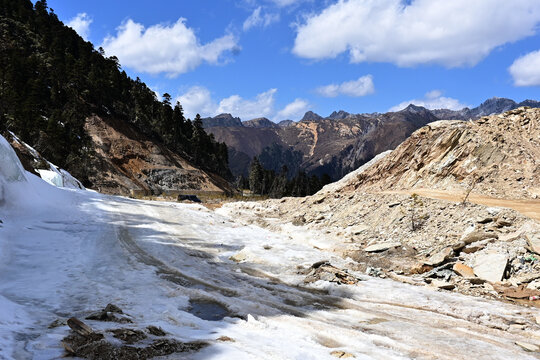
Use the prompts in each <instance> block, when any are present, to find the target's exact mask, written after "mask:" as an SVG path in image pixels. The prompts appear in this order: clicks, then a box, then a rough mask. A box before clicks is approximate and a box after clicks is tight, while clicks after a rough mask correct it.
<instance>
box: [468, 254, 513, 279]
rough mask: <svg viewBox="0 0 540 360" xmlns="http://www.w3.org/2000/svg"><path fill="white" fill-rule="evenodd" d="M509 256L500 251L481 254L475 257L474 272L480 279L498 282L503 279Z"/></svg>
mask: <svg viewBox="0 0 540 360" xmlns="http://www.w3.org/2000/svg"><path fill="white" fill-rule="evenodd" d="M507 264H508V257H507V256H506V255H504V254H499V253H487V254H480V255H478V256H477V257H476V259H475V265H474V267H473V270H474V274H475V275H476V276H478V277H479V278H480V279H484V280H486V281H489V282H498V281H501V280H502V279H503V276H504V271H505V270H506V265H507Z"/></svg>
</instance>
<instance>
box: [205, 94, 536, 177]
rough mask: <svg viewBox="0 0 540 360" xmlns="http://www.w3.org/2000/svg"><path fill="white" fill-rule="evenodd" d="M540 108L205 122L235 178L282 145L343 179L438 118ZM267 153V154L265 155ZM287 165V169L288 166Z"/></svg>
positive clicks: (496, 106) (315, 169) (488, 105)
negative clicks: (222, 147) (256, 158)
mask: <svg viewBox="0 0 540 360" xmlns="http://www.w3.org/2000/svg"><path fill="white" fill-rule="evenodd" d="M524 105H527V106H531V107H540V102H538V101H534V100H526V101H523V102H521V103H519V104H518V103H516V102H515V101H513V100H510V99H505V98H492V99H488V100H486V101H485V102H484V103H482V104H481V105H480V106H478V107H475V108H472V109H469V108H464V109H462V110H459V111H454V110H448V109H439V110H428V109H425V108H423V107H420V106H415V105H409V106H408V107H406V108H405V109H403V110H401V111H398V112H389V113H385V114H379V113H373V114H350V113H348V112H346V111H343V110H339V111H334V112H333V113H332V114H330V116H328V117H326V118H323V117H322V116H320V115H318V114H316V113H314V112H312V111H308V112H307V113H306V114H305V115H304V117H303V118H302V120H301V121H299V122H293V121H290V120H284V121H282V122H280V123H279V124H275V123H273V122H271V121H270V120H268V119H266V118H257V119H253V120H249V121H243V122H242V121H241V120H240V119H239V118H234V117H233V116H232V115H230V114H221V115H218V116H216V117H214V118H206V119H203V123H204V126H205V128H206V129H207V131H209V132H211V133H212V134H214V136H215V137H216V139H217V140H218V141H223V142H225V143H226V144H227V145H228V146H229V159H230V167H231V170H232V172H233V174H234V175H240V174H243V175H247V172H248V168H249V164H250V162H251V160H252V159H253V157H254V156H260V155H261V154H262V153H263V152H268V149H266V148H268V147H270V146H279V147H281V148H282V151H285V150H287V149H289V148H290V149H291V150H292V151H299V152H301V153H302V159H301V160H300V161H299V162H298V163H297V164H295V166H294V168H295V169H303V170H305V171H307V172H309V173H313V174H317V175H322V174H324V173H327V174H329V175H330V176H331V177H332V178H333V179H339V178H341V177H342V176H343V175H345V174H347V173H348V172H350V171H352V170H353V169H356V168H357V167H358V166H360V165H362V164H364V163H365V162H366V161H369V160H370V159H372V158H373V157H374V156H375V155H377V154H379V153H381V152H383V151H385V150H389V149H394V148H395V147H396V146H397V145H399V144H400V143H401V142H402V141H403V140H405V139H406V138H407V137H408V136H409V135H410V134H411V133H412V132H414V131H415V130H417V129H419V128H420V127H422V126H424V125H426V124H427V123H429V122H432V121H435V120H437V119H441V120H443V119H444V120H447V119H458V120H469V119H477V118H479V117H481V116H485V115H491V114H499V113H502V112H505V111H508V110H512V109H515V108H517V107H519V106H524ZM265 149H266V150H265ZM282 165H284V164H283V163H282V162H281V159H279V158H276V159H274V161H273V163H271V164H270V166H269V168H270V169H280V168H281V166H282ZM287 166H289V164H287Z"/></svg>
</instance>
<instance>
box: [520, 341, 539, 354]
mask: <svg viewBox="0 0 540 360" xmlns="http://www.w3.org/2000/svg"><path fill="white" fill-rule="evenodd" d="M516 345H518V346H520V347H521V348H522V349H523V350H525V351H530V352H536V351H539V350H540V348H539V347H538V346H537V345H534V344H529V343H526V342H522V341H516Z"/></svg>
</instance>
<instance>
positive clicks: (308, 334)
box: [0, 138, 540, 360]
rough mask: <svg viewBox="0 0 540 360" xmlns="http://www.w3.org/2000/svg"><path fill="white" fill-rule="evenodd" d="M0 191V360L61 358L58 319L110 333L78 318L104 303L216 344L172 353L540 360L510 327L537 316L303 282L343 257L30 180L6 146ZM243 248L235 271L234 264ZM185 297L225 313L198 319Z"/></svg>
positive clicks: (219, 219) (430, 296)
mask: <svg viewBox="0 0 540 360" xmlns="http://www.w3.org/2000/svg"><path fill="white" fill-rule="evenodd" d="M0 184H1V187H2V189H3V196H2V199H3V201H2V205H0V219H1V220H2V222H3V223H2V224H0V358H2V359H55V358H60V357H62V356H63V355H64V350H63V348H62V345H61V340H62V338H63V337H64V336H66V335H67V334H69V332H70V329H69V328H68V327H67V326H65V325H63V326H58V327H52V328H49V325H50V324H51V323H52V322H54V321H55V320H57V319H60V320H65V319H67V318H69V317H72V316H75V317H77V318H79V319H83V321H85V322H86V323H87V324H88V325H90V326H91V327H92V328H94V329H96V330H98V331H105V330H107V329H110V328H118V327H119V324H116V323H111V322H99V321H91V320H84V318H85V316H87V315H88V314H89V313H90V312H93V311H95V310H97V309H101V308H103V307H104V306H105V305H107V304H108V303H113V304H115V305H117V306H119V307H120V308H122V309H123V310H124V312H125V313H127V314H129V315H130V316H131V318H132V319H133V324H122V325H121V326H122V327H133V328H138V329H141V328H142V327H146V326H148V325H155V326H160V327H162V328H163V329H164V330H165V331H166V332H168V333H169V336H171V337H173V338H176V339H178V340H180V341H193V340H202V341H206V342H208V343H209V344H210V345H209V346H207V347H205V348H203V349H202V350H200V351H198V352H195V353H191V354H173V355H170V356H169V357H166V358H170V359H177V358H183V359H186V358H187V359H302V360H304V359H335V358H336V357H335V355H331V353H332V352H336V351H337V352H339V351H343V352H345V353H349V354H352V355H354V356H355V357H356V358H357V359H408V358H415V359H534V358H536V357H535V356H534V355H535V354H533V353H526V352H524V351H523V350H522V349H521V348H520V347H518V346H517V345H515V342H516V341H523V342H527V343H535V342H538V340H539V338H540V335H539V333H538V332H535V331H534V330H531V331H528V332H517V333H514V332H512V331H509V330H508V329H509V325H511V324H530V323H531V322H532V321H534V317H535V316H536V315H538V314H537V313H536V311H534V310H530V309H528V308H523V307H517V306H512V305H509V304H503V303H500V302H494V301H489V300H485V299H477V298H473V297H467V296H462V295H458V294H453V293H449V292H437V291H435V290H431V289H428V288H425V287H415V286H410V285H406V284H401V283H396V282H393V281H391V280H381V279H374V278H369V277H366V276H363V275H358V276H359V277H361V278H362V279H364V281H361V282H360V283H358V285H336V284H332V283H328V282H324V281H318V282H316V283H314V284H313V285H305V284H304V283H303V278H304V276H303V275H301V274H298V269H297V266H299V265H303V266H305V267H309V266H310V265H311V264H313V263H315V262H317V261H320V260H329V261H330V262H331V263H332V264H333V265H335V266H337V267H341V266H344V265H345V260H343V259H340V258H338V257H336V256H334V255H333V254H331V253H326V252H323V251H321V250H318V249H315V248H314V247H313V246H312V245H310V242H309V241H300V240H295V239H296V238H295V239H291V238H289V237H288V236H285V235H281V234H276V233H270V232H268V231H266V230H263V229H261V228H258V227H255V226H241V225H239V224H237V223H235V221H234V220H233V219H230V218H228V217H226V216H224V215H218V214H216V213H213V212H211V211H209V210H206V209H205V208H204V207H201V206H198V205H184V204H176V203H165V202H144V201H136V200H131V199H126V198H121V197H112V196H105V195H100V194H98V193H95V192H89V191H80V190H66V189H59V188H55V187H53V186H51V185H49V184H47V183H45V182H44V181H43V180H41V179H39V178H38V177H36V176H34V175H31V174H29V173H25V172H24V171H23V170H22V167H21V166H20V163H19V162H18V159H17V158H16V157H14V153H13V151H12V149H11V148H10V147H9V145H7V142H6V141H5V140H4V139H3V138H2V139H0ZM321 236H322V235H321ZM301 238H302V237H298V239H301ZM239 253H240V255H241V256H237V258H241V259H244V260H243V261H241V262H240V263H236V262H234V261H232V260H230V259H229V258H230V257H231V256H232V255H238V254H239ZM190 301H192V302H196V301H212V302H215V303H219V304H221V306H222V307H223V308H224V309H226V311H227V312H228V314H229V315H230V316H227V317H224V318H223V319H221V320H215V321H210V320H203V319H201V318H199V317H197V316H195V315H193V314H192V313H191V312H190ZM192 312H193V311H192ZM107 336H108V338H110V336H109V335H107ZM223 336H226V337H228V338H230V339H233V341H218V340H217V339H218V338H220V337H223ZM117 341H118V342H119V340H117ZM335 354H337V355H339V354H340V353H335Z"/></svg>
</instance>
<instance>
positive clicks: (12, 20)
mask: <svg viewBox="0 0 540 360" xmlns="http://www.w3.org/2000/svg"><path fill="white" fill-rule="evenodd" d="M92 114H97V115H99V116H101V117H103V118H105V119H106V118H107V117H114V118H116V119H120V120H123V121H125V122H127V123H129V124H131V125H133V126H135V127H136V128H137V129H138V131H140V132H141V133H143V134H145V135H147V136H149V137H150V138H152V139H154V140H156V141H160V142H162V143H164V144H165V145H167V147H168V148H169V149H171V150H172V151H175V152H177V153H179V154H181V155H184V156H185V157H187V158H188V159H189V160H191V161H192V162H193V163H194V164H195V165H197V166H199V167H201V168H203V169H205V170H209V171H212V172H214V173H217V174H219V175H221V176H223V177H225V178H229V179H230V178H231V173H230V170H229V166H228V152H227V146H226V145H225V144H224V143H219V142H217V141H215V139H214V137H213V135H208V134H207V133H206V132H205V131H204V130H203V127H202V121H201V119H200V116H198V115H197V117H196V118H195V119H193V121H191V120H190V119H186V118H185V116H184V113H183V110H182V106H181V104H179V103H178V102H177V103H175V104H172V103H171V96H170V95H169V94H164V95H163V100H162V101H159V100H158V99H157V97H156V95H155V93H154V92H153V91H152V90H150V89H149V88H148V87H147V86H146V84H145V83H143V82H142V81H141V80H140V79H139V78H137V79H135V80H133V79H131V78H130V77H128V76H127V74H126V72H125V71H123V70H122V69H121V67H120V64H119V62H118V59H117V58H116V57H114V56H111V57H106V56H105V54H104V52H103V49H101V48H100V49H97V50H96V49H94V47H93V45H92V44H91V43H90V42H87V41H84V40H83V39H82V38H81V37H80V36H79V35H78V34H77V33H76V32H75V31H74V30H73V29H71V28H69V27H67V26H65V25H64V24H63V23H62V22H61V21H60V20H59V19H58V17H57V16H56V14H55V13H54V11H53V10H52V9H49V8H48V6H47V2H46V1H45V0H42V1H37V2H36V3H35V5H32V2H31V1H30V0H0V131H5V130H10V131H12V132H14V133H15V134H17V135H18V136H19V137H20V138H21V139H22V140H23V141H25V142H27V143H29V144H30V145H32V146H33V147H35V148H36V149H37V150H38V151H39V152H40V153H41V154H42V155H43V156H44V157H45V158H47V159H48V160H50V161H51V162H53V163H55V164H56V165H58V166H60V167H63V168H65V169H67V170H68V171H70V172H71V173H72V174H73V175H74V176H76V177H77V178H79V179H81V180H82V181H83V182H85V181H86V180H87V175H88V171H89V169H90V167H91V166H90V161H91V158H92V152H91V146H90V144H91V142H90V138H89V136H88V135H87V134H86V133H85V130H84V124H85V119H86V118H87V117H88V116H90V115H92Z"/></svg>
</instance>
